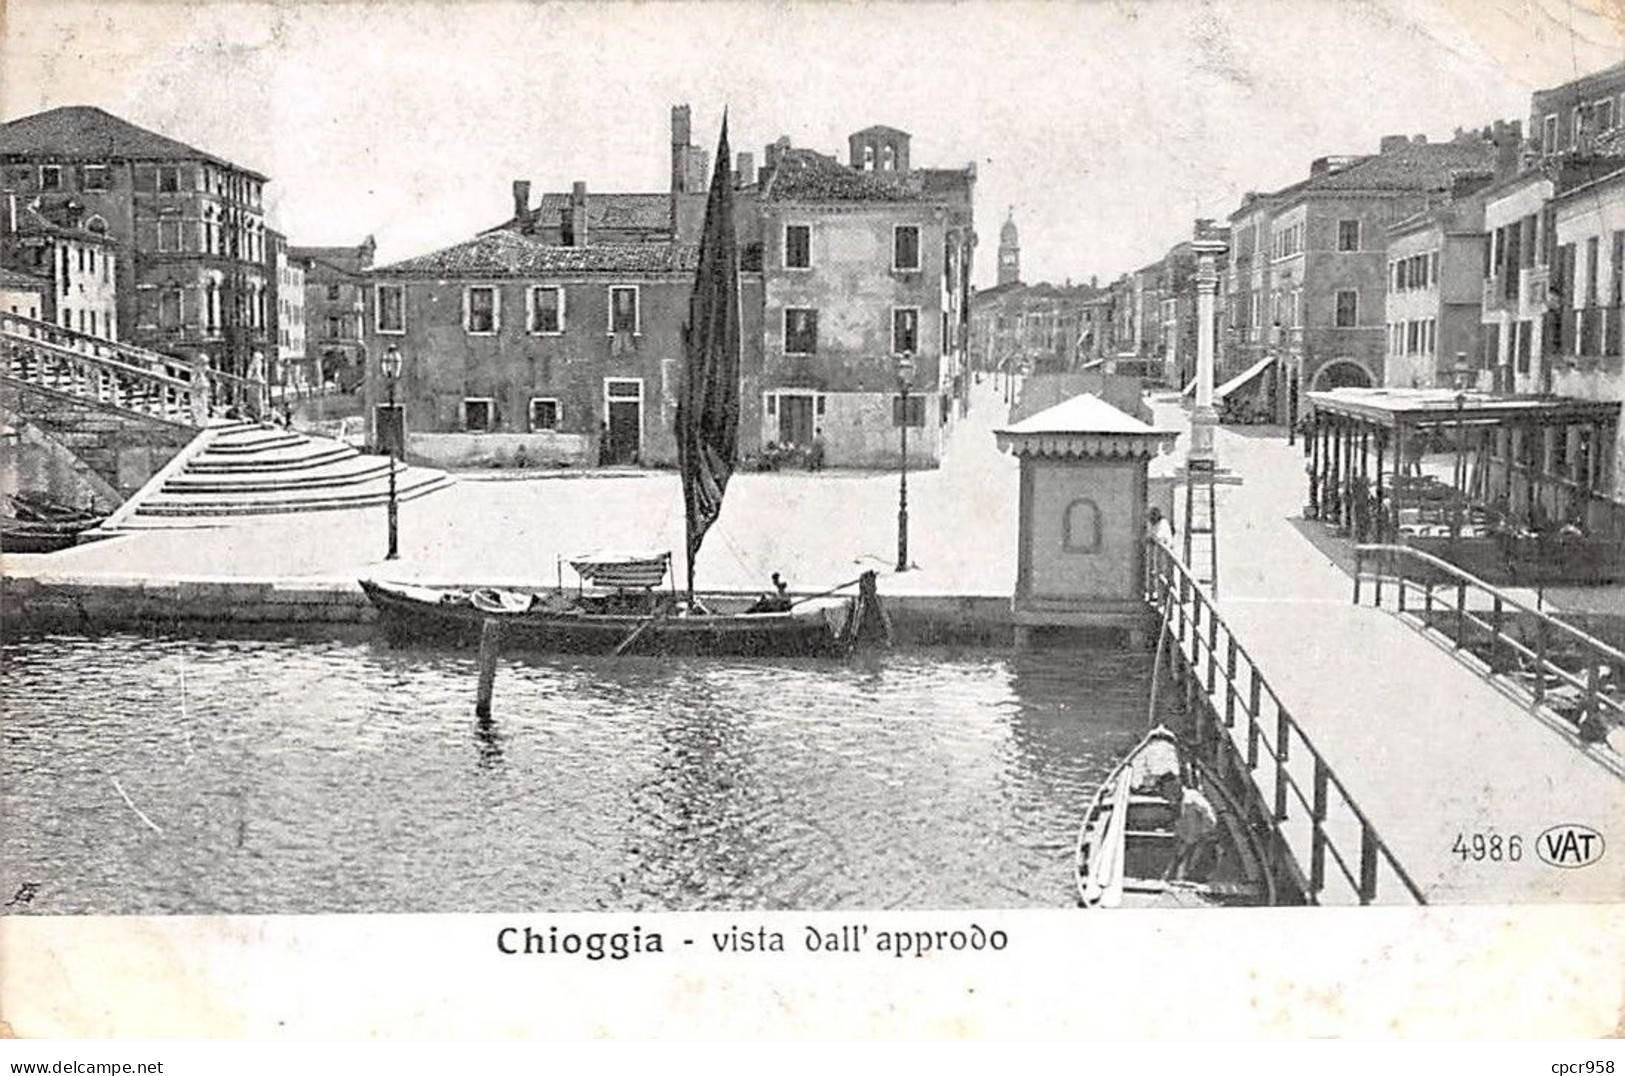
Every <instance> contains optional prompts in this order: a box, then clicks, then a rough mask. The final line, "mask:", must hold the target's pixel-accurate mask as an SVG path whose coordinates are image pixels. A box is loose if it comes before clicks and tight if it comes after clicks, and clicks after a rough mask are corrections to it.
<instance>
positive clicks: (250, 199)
mask: <svg viewBox="0 0 1625 1076" xmlns="http://www.w3.org/2000/svg"><path fill="white" fill-rule="evenodd" d="M265 182H266V179H265V177H264V176H263V175H260V174H259V173H258V172H255V171H252V170H251V169H248V168H244V167H242V166H240V165H237V164H233V163H232V162H230V161H227V160H224V159H222V158H220V157H217V156H215V155H214V154H211V153H208V152H206V151H204V150H200V149H197V148H195V147H192V146H189V145H186V144H185V143H182V142H178V141H176V140H174V139H172V138H167V137H165V136H164V135H160V134H157V133H156V132H153V131H149V130H146V129H145V128H142V127H138V126H136V125H135V124H133V123H129V122H128V121H125V120H122V119H120V118H118V117H117V116H113V115H110V114H109V113H107V112H104V111H102V110H101V109H99V108H90V107H84V106H71V107H65V108H56V109H52V110H50V111H48V112H41V113H37V114H35V115H32V116H25V117H23V118H21V119H17V120H12V121H10V122H9V123H5V124H0V188H3V189H4V190H5V191H8V192H10V193H12V194H15V195H16V196H17V198H18V200H19V202H21V203H22V204H23V205H25V206H32V207H36V208H37V210H38V212H39V214H40V215H41V216H42V217H43V218H45V219H46V220H47V221H49V222H52V223H53V224H55V225H57V226H59V227H67V228H70V229H73V228H77V229H83V230H84V231H85V232H88V233H92V234H95V235H100V236H105V238H106V241H107V242H108V243H109V244H111V249H112V250H113V253H114V262H113V266H114V271H113V273H112V274H111V275H110V278H109V280H108V286H109V287H110V288H111V289H112V291H113V292H114V294H115V296H116V314H115V317H114V324H115V329H116V333H117V335H118V337H119V338H120V339H123V340H126V341H129V342H132V343H135V344H138V345H141V346H145V347H150V348H154V349H158V350H162V351H166V352H169V353H172V354H175V355H179V356H183V357H192V356H196V357H198V358H200V359H202V360H203V361H205V362H206V363H208V364H209V365H211V366H213V367H214V368H216V369H219V370H224V371H227V372H230V373H234V374H238V375H246V374H248V373H249V371H250V370H251V369H252V368H254V366H255V364H256V363H259V364H261V366H262V367H263V363H264V361H265V360H266V359H267V358H268V354H267V353H268V351H269V349H270V347H271V345H272V340H271V337H270V336H269V326H270V320H271V316H270V305H271V303H270V293H271V281H270V280H269V279H268V273H267V269H266V246H265V241H266V240H265V222H264V216H263V210H262V204H263V189H264V184H265ZM85 242H86V245H87V247H90V246H93V244H91V243H90V242H89V240H86V241H85ZM87 264H88V254H87ZM66 298H67V299H68V300H69V305H68V308H69V309H76V306H75V297H74V296H72V295H70V296H67V297H66ZM94 308H95V307H94V306H93V305H87V306H83V307H77V309H85V310H86V321H85V325H86V330H87V331H88V327H89V320H88V315H89V311H90V310H91V309H94ZM73 317H74V319H75V321H76V322H77V321H78V314H77V313H75V314H74V315H73ZM101 320H102V319H101V318H99V319H98V321H99V322H100V321H101ZM74 327H75V328H76V329H77V328H78V327H79V326H78V325H77V324H75V326H74ZM97 335H102V333H98V334H97Z"/></svg>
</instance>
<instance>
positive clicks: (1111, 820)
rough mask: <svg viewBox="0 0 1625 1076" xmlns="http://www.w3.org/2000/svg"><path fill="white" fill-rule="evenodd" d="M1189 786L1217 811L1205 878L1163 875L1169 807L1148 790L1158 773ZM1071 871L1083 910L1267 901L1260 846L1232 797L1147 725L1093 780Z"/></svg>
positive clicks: (1170, 842) (1173, 845)
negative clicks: (1211, 862)
mask: <svg viewBox="0 0 1625 1076" xmlns="http://www.w3.org/2000/svg"><path fill="white" fill-rule="evenodd" d="M1167 772H1173V773H1176V774H1177V775H1178V776H1179V777H1180V780H1181V783H1182V784H1183V785H1185V786H1186V787H1191V786H1192V785H1193V784H1194V786H1195V787H1196V788H1197V789H1198V790H1199V791H1201V792H1202V793H1203V795H1205V796H1206V797H1207V799H1208V801H1209V802H1210V803H1211V804H1212V805H1213V808H1214V811H1215V813H1216V814H1217V815H1218V823H1219V840H1218V862H1217V865H1216V867H1215V869H1214V871H1213V873H1212V875H1211V876H1210V877H1207V878H1203V879H1198V880H1185V879H1173V880H1164V879H1163V877H1162V875H1163V873H1164V871H1165V869H1166V867H1167V866H1168V864H1169V863H1170V862H1171V861H1172V858H1173V856H1174V854H1175V852H1176V849H1177V841H1176V839H1175V837H1174V833H1173V825H1174V820H1175V815H1176V808H1175V807H1174V806H1173V805H1172V804H1170V803H1168V802H1167V801H1166V800H1163V799H1162V798H1161V797H1160V796H1158V795H1157V793H1156V792H1155V791H1154V788H1155V782H1156V780H1157V779H1158V777H1159V776H1160V774H1162V773H1167ZM1075 875H1076V882H1077V889H1078V902H1079V904H1080V905H1081V906H1082V907H1085V908H1107V907H1204V906H1213V905H1265V904H1272V903H1274V887H1273V882H1272V880H1271V878H1270V876H1269V872H1268V860H1267V858H1266V855H1265V850H1264V848H1263V846H1262V844H1261V843H1260V842H1259V841H1258V839H1257V837H1256V836H1255V835H1254V834H1253V833H1252V832H1251V830H1250V829H1249V828H1248V826H1247V825H1246V823H1245V820H1244V816H1243V814H1242V812H1241V809H1240V807H1239V806H1238V805H1237V804H1236V802H1235V800H1234V798H1233V797H1232V796H1231V795H1230V794H1229V792H1228V791H1227V790H1226V789H1225V788H1224V786H1223V784H1222V783H1221V782H1220V781H1219V780H1218V778H1217V777H1216V776H1215V775H1214V774H1213V773H1212V771H1211V770H1209V769H1208V767H1207V766H1206V765H1205V764H1204V763H1202V762H1201V760H1199V759H1195V758H1193V757H1191V756H1190V755H1189V754H1188V753H1187V752H1186V751H1185V749H1184V747H1183V745H1181V744H1180V742H1179V739H1178V737H1176V736H1175V735H1174V734H1173V733H1172V732H1170V731H1169V730H1168V729H1166V728H1161V727H1159V728H1155V729H1152V730H1151V732H1150V733H1148V734H1147V735H1146V737H1145V739H1143V740H1141V741H1140V743H1139V744H1138V745H1137V746H1136V747H1135V748H1134V750H1132V751H1130V752H1129V753H1128V755H1126V756H1125V757H1124V758H1123V760H1122V761H1120V762H1119V763H1118V764H1117V766H1116V767H1114V768H1113V770H1112V772H1111V773H1110V774H1108V775H1107V777H1106V780H1105V781H1103V782H1102V783H1101V786H1100V788H1099V790H1097V791H1096V793H1095V795H1094V797H1093V799H1092V800H1091V802H1090V805H1089V809H1088V811H1087V812H1086V813H1085V815H1084V820H1083V824H1082V826H1081V827H1080V829H1079V833H1078V845H1077V855H1076V862H1075Z"/></svg>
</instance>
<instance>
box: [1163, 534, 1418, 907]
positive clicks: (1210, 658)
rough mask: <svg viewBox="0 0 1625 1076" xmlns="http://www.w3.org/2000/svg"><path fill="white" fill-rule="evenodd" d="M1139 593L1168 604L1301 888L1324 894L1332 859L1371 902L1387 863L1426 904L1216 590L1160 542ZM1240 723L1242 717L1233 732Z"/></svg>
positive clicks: (1173, 631)
mask: <svg viewBox="0 0 1625 1076" xmlns="http://www.w3.org/2000/svg"><path fill="white" fill-rule="evenodd" d="M1146 598H1147V600H1148V601H1149V602H1150V603H1151V604H1152V605H1153V607H1154V608H1156V609H1158V610H1166V615H1165V616H1164V618H1163V629H1164V630H1166V631H1167V632H1168V633H1169V641H1170V642H1172V643H1174V644H1175V645H1176V646H1177V648H1178V650H1179V653H1180V654H1181V655H1182V656H1183V658H1184V661H1185V668H1186V670H1187V675H1188V676H1189V677H1191V678H1192V680H1193V681H1194V684H1193V685H1192V686H1193V687H1195V688H1200V689H1201V690H1200V691H1196V692H1193V694H1194V695H1196V697H1197V698H1198V700H1199V701H1205V703H1206V706H1207V707H1208V709H1209V712H1210V714H1211V716H1212V719H1213V721H1214V723H1215V726H1217V725H1219V724H1221V723H1222V726H1223V728H1224V729H1225V730H1226V735H1227V736H1228V737H1230V742H1231V745H1232V746H1233V747H1234V748H1235V750H1236V751H1237V753H1238V755H1240V756H1241V758H1242V760H1243V761H1244V762H1245V764H1246V767H1247V771H1248V774H1249V776H1250V777H1251V779H1252V781H1253V785H1254V787H1255V788H1256V789H1257V790H1258V792H1259V794H1260V796H1261V797H1262V796H1266V795H1267V797H1268V798H1267V800H1266V802H1265V806H1266V808H1267V809H1268V810H1269V811H1270V815H1271V819H1272V821H1273V824H1274V826H1275V829H1276V832H1277V834H1278V835H1279V836H1280V838H1281V840H1282V841H1283V842H1284V843H1285V846H1286V847H1287V849H1288V850H1289V851H1290V852H1291V854H1292V856H1293V857H1294V858H1295V859H1296V860H1297V862H1298V863H1299V864H1302V863H1304V862H1307V863H1308V878H1307V880H1306V887H1307V891H1306V893H1305V896H1306V897H1307V898H1308V899H1309V900H1310V901H1311V902H1313V903H1317V904H1318V903H1323V902H1325V899H1326V897H1327V896H1328V891H1327V882H1328V872H1327V868H1328V865H1330V866H1331V867H1333V868H1335V871H1336V875H1337V876H1340V877H1341V878H1342V880H1343V882H1344V883H1346V885H1347V886H1348V891H1347V895H1350V896H1353V897H1355V898H1357V899H1358V901H1359V903H1361V904H1371V903H1374V902H1375V901H1376V900H1377V897H1378V895H1379V892H1380V889H1379V879H1380V878H1381V877H1382V876H1383V874H1384V870H1383V868H1386V876H1387V878H1388V880H1389V881H1390V882H1391V883H1397V884H1398V887H1399V890H1400V892H1402V893H1403V894H1404V896H1405V898H1406V899H1408V900H1409V901H1414V902H1415V903H1417V904H1426V903H1427V899H1426V898H1425V897H1424V896H1423V894H1422V891H1421V890H1420V889H1419V888H1418V887H1417V885H1416V883H1415V882H1414V881H1412V880H1411V877H1410V875H1409V874H1407V873H1406V871H1405V868H1404V867H1403V866H1401V865H1400V863H1399V860H1398V859H1397V858H1395V856H1394V853H1393V851H1392V850H1391V849H1390V848H1389V847H1388V845H1387V844H1386V843H1385V842H1384V841H1383V840H1382V838H1381V837H1379V836H1378V835H1377V831H1376V828H1375V827H1374V826H1373V825H1372V824H1371V820H1370V819H1369V818H1368V817H1367V816H1366V814H1365V812H1364V811H1362V810H1361V809H1360V807H1359V805H1358V804H1356V803H1355V801H1354V797H1353V796H1352V795H1351V794H1350V793H1349V790H1348V787H1347V786H1346V785H1344V783H1343V782H1342V780H1341V779H1340V778H1339V777H1338V776H1337V774H1336V773H1335V772H1334V771H1333V770H1332V767H1331V765H1330V763H1328V762H1327V761H1326V758H1325V756H1323V755H1322V754H1321V753H1320V752H1319V751H1318V750H1317V749H1316V748H1315V745H1314V744H1313V743H1312V742H1311V741H1310V739H1309V736H1308V734H1307V733H1306V732H1305V731H1304V729H1303V727H1302V726H1301V725H1300V724H1299V723H1298V722H1297V720H1296V719H1295V718H1294V717H1293V716H1292V715H1291V713H1290V712H1289V711H1288V710H1287V707H1286V706H1285V704H1284V703H1282V701H1281V698H1280V696H1279V695H1277V694H1276V693H1275V690H1274V689H1273V688H1272V687H1270V685H1269V682H1268V681H1266V680H1265V679H1264V675H1263V673H1262V672H1261V671H1260V670H1259V667H1258V663H1257V662H1256V661H1255V660H1254V659H1253V657H1252V655H1251V654H1249V653H1248V652H1247V648H1246V647H1245V646H1243V645H1242V644H1241V643H1240V641H1239V640H1237V638H1236V636H1235V635H1234V633H1232V632H1231V630H1230V629H1229V627H1228V626H1227V625H1226V624H1225V622H1224V618H1223V617H1221V616H1220V615H1219V612H1218V610H1217V608H1216V607H1215V605H1214V601H1213V596H1212V595H1211V594H1210V593H1209V592H1208V591H1207V590H1206V589H1205V588H1204V587H1203V586H1202V585H1201V584H1200V583H1198V582H1197V581H1196V580H1195V579H1194V578H1192V576H1191V575H1190V573H1189V572H1188V571H1187V570H1186V568H1185V565H1184V564H1182V563H1181V562H1180V560H1179V558H1178V557H1177V556H1175V555H1174V554H1173V552H1172V551H1171V550H1169V549H1168V548H1167V547H1166V546H1163V545H1162V544H1160V543H1157V542H1151V543H1148V547H1147V593H1146ZM1238 725H1241V726H1243V728H1242V729H1241V730H1240V731H1239V732H1238ZM1238 737H1239V742H1238ZM1294 803H1295V804H1296V808H1294V807H1293V804H1294ZM1289 823H1295V824H1289ZM1305 823H1307V827H1305ZM1306 842H1307V848H1304V847H1302V846H1303V845H1304V844H1305V843H1306ZM1354 844H1357V845H1358V852H1357V857H1356V853H1354V851H1353V849H1352V847H1351V846H1352V845H1354ZM1345 899H1346V897H1345Z"/></svg>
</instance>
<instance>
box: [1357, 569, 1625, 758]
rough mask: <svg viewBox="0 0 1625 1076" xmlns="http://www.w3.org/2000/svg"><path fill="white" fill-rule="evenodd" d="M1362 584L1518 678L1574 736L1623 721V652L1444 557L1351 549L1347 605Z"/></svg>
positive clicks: (1595, 735)
mask: <svg viewBox="0 0 1625 1076" xmlns="http://www.w3.org/2000/svg"><path fill="white" fill-rule="evenodd" d="M1368 583H1369V584H1370V594H1371V600H1372V602H1373V604H1375V605H1376V606H1377V607H1378V608H1383V607H1384V602H1385V601H1391V602H1392V603H1393V606H1392V607H1393V608H1394V610H1395V611H1396V612H1398V613H1401V614H1407V615H1411V616H1414V617H1416V618H1417V619H1418V620H1419V621H1420V622H1421V623H1422V625H1423V626H1424V627H1425V628H1426V630H1429V631H1433V632H1437V633H1439V634H1440V635H1442V636H1444V637H1445V638H1446V639H1448V640H1449V641H1450V643H1451V645H1452V647H1453V648H1454V649H1455V650H1456V651H1458V652H1460V651H1462V650H1466V651H1469V652H1471V653H1472V654H1473V655H1474V656H1475V657H1477V658H1478V659H1479V660H1481V661H1483V662H1484V664H1485V665H1487V666H1488V667H1489V669H1490V672H1491V673H1492V674H1493V675H1496V676H1502V677H1505V678H1507V679H1510V680H1512V681H1514V682H1516V683H1518V684H1519V686H1521V687H1523V688H1524V689H1525V690H1527V691H1528V692H1529V696H1530V699H1531V702H1532V705H1534V706H1537V707H1538V706H1543V707H1545V708H1546V709H1548V710H1550V711H1551V712H1553V713H1554V714H1556V715H1557V716H1559V717H1561V718H1563V719H1565V720H1567V721H1569V722H1571V723H1572V724H1573V725H1574V726H1575V728H1576V729H1577V730H1578V732H1579V735H1580V737H1581V739H1583V740H1593V739H1601V738H1603V737H1605V736H1606V735H1607V734H1608V732H1609V730H1610V729H1611V728H1614V727H1616V726H1620V725H1625V652H1621V651H1620V650H1618V649H1616V648H1615V647H1612V646H1610V645H1609V644H1607V643H1605V642H1603V641H1602V640H1601V639H1598V638H1595V637H1594V636H1591V635H1588V634H1587V633H1586V632H1584V631H1581V630H1580V629H1579V628H1577V627H1575V626H1574V625H1572V624H1567V623H1564V622H1563V621H1561V620H1558V619H1557V618H1556V617H1554V616H1552V615H1551V614H1549V613H1547V612H1545V611H1543V610H1541V609H1538V608H1536V607H1535V606H1532V605H1530V604H1528V603H1527V602H1523V601H1520V600H1518V599H1517V598H1514V597H1512V596H1511V595H1510V594H1508V593H1506V592H1505V591H1504V590H1501V589H1500V588H1498V587H1495V586H1493V585H1491V584H1489V583H1486V582H1484V581H1483V580H1482V579H1479V578H1478V577H1477V576H1474V575H1472V574H1471V573H1469V572H1465V571H1463V570H1462V569H1460V568H1458V567H1456V566H1455V565H1454V564H1451V563H1450V562H1449V561H1447V560H1444V559H1442V558H1440V557H1436V556H1434V555H1432V554H1431V553H1426V552H1424V551H1422V550H1420V549H1413V548H1412V547H1410V546H1404V545H1360V546H1355V549H1354V603H1355V604H1356V605H1358V604H1360V603H1361V599H1362V597H1363V595H1364V593H1365V592H1366V584H1368Z"/></svg>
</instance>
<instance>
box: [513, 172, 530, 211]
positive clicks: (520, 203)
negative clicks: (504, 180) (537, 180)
mask: <svg viewBox="0 0 1625 1076" xmlns="http://www.w3.org/2000/svg"><path fill="white" fill-rule="evenodd" d="M529 212H530V180H528V179H516V180H514V181H513V219H514V220H524V219H525V214H526V213H529Z"/></svg>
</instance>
